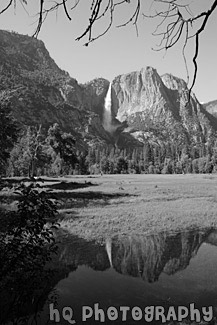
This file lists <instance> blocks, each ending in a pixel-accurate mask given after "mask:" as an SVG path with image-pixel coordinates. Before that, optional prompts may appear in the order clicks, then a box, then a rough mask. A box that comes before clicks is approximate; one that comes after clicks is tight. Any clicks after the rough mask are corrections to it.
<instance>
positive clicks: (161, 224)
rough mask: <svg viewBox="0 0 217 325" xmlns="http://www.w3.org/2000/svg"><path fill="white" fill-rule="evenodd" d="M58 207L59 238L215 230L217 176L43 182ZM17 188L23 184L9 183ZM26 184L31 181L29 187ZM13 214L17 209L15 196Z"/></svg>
mask: <svg viewBox="0 0 217 325" xmlns="http://www.w3.org/2000/svg"><path fill="white" fill-rule="evenodd" d="M43 180H44V181H43V182H41V181H40V180H38V182H39V184H40V185H41V186H42V187H43V188H44V189H45V190H46V191H49V192H50V193H51V195H52V196H53V195H54V196H55V197H56V199H57V201H58V211H59V213H60V214H59V222H60V225H61V229H62V230H64V231H63V232H62V231H61V233H63V234H64V233H71V234H73V235H76V236H79V237H82V238H84V239H88V240H90V239H91V240H97V241H104V240H105V239H106V237H111V236H116V235H118V236H124V235H131V234H134V235H135V234H136V235H137V234H138V235H141V234H146V233H156V232H160V231H174V232H175V231H179V230H186V229H192V228H207V227H216V228H217V175H215V174H213V175H208V174H188V175H152V174H149V175H146V174H141V175H137V174H127V175H103V176H101V175H92V176H66V177H58V178H47V177H43ZM10 181H12V182H14V181H16V182H19V181H20V179H19V178H16V179H15V178H14V179H13V180H10ZM25 183H26V184H28V181H25ZM0 195H2V196H7V197H10V201H11V204H10V206H11V207H10V208H11V209H13V208H14V207H15V206H16V195H14V194H13V192H8V191H7V189H3V190H2V191H1V193H0Z"/></svg>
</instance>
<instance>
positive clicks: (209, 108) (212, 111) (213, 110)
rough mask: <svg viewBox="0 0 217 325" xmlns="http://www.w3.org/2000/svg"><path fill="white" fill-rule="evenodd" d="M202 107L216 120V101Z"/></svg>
mask: <svg viewBox="0 0 217 325" xmlns="http://www.w3.org/2000/svg"><path fill="white" fill-rule="evenodd" d="M203 107H204V108H205V110H206V111H207V112H209V113H210V114H212V115H213V116H214V117H216V118H217V100H213V101H211V102H208V103H205V104H203Z"/></svg>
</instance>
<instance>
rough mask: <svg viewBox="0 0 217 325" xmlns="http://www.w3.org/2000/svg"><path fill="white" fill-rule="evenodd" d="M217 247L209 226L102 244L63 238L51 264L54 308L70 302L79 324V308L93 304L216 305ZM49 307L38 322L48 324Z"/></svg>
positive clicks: (215, 236)
mask: <svg viewBox="0 0 217 325" xmlns="http://www.w3.org/2000/svg"><path fill="white" fill-rule="evenodd" d="M216 246H217V232H216V231H215V230H212V229H206V230H194V231H184V232H180V233H173V234H170V233H159V234H154V235H147V236H132V237H125V238H108V239H106V241H105V244H101V245H100V244H98V243H96V242H95V241H88V242H87V241H85V240H84V239H81V238H77V237H72V236H66V237H64V239H62V241H61V244H60V249H59V254H58V256H57V257H56V259H55V261H54V262H53V268H54V269H55V270H57V274H56V276H55V277H54V278H53V283H52V286H53V287H55V289H56V293H57V295H58V297H59V298H58V307H57V308H58V309H59V310H60V311H61V310H62V308H63V307H64V306H71V307H72V308H73V311H74V318H75V319H76V320H78V323H79V321H80V317H81V307H82V306H83V305H87V306H93V305H94V304H95V303H97V302H98V303H99V304H100V306H101V308H105V309H106V308H108V307H109V306H116V307H117V308H118V307H120V306H132V307H133V306H141V308H142V309H144V307H145V306H148V305H159V306H164V307H165V308H167V307H168V306H178V305H188V304H189V303H192V302H194V303H195V304H197V306H209V305H215V306H217V278H216V269H217V249H216ZM61 279H62V280H61ZM48 311H49V308H48V303H47V304H45V305H44V311H43V313H41V323H40V322H38V324H45V323H46V320H47V319H48ZM114 323H115V324H121V322H119V323H118V322H114ZM136 323H137V324H138V323H139V322H136ZM143 323H144V322H143ZM61 324H68V322H67V321H65V322H64V320H62V321H61ZM79 324H80V323H79ZM89 324H98V323H97V322H95V321H94V322H93V323H91V322H88V325H89ZM104 324H106V323H104ZM108 324H112V322H108ZM125 324H128V323H127V322H125ZM129 324H133V322H132V321H131V322H130V323H129Z"/></svg>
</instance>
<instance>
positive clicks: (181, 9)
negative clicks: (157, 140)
mask: <svg viewBox="0 0 217 325" xmlns="http://www.w3.org/2000/svg"><path fill="white" fill-rule="evenodd" d="M29 1H30V0H19V2H20V3H21V4H22V6H23V7H24V8H25V7H27V6H28V4H29ZM143 1H145V0H143ZM146 1H147V0H146ZM188 1H189V0H186V3H183V2H184V1H183V0H153V1H152V6H151V7H153V5H155V8H158V9H160V10H156V9H155V13H154V14H153V15H151V14H150V15H147V14H145V13H143V12H141V11H142V9H141V5H142V1H141V0H92V1H90V2H89V1H87V0H54V1H52V2H51V1H47V0H38V3H39V11H38V13H37V21H36V24H37V26H36V30H35V32H34V34H33V36H34V37H37V36H38V35H39V33H40V31H41V28H42V25H43V23H44V21H45V19H46V18H47V16H48V15H49V14H50V13H52V12H57V11H58V9H59V8H62V9H63V11H64V13H65V16H66V18H67V19H68V20H71V19H72V18H71V17H72V14H73V13H74V14H75V9H76V7H77V6H78V5H79V4H80V3H81V2H82V4H84V5H86V7H87V9H88V10H89V9H90V16H89V20H88V21H87V25H86V28H85V30H84V31H83V32H82V33H81V35H79V36H78V37H77V38H76V40H78V41H80V40H82V39H85V38H87V41H85V43H84V45H86V46H88V45H89V43H91V42H93V41H96V40H97V39H99V38H100V37H102V36H104V35H105V34H106V33H107V32H108V31H109V30H110V28H111V27H112V26H113V25H114V14H115V11H116V9H117V8H118V7H122V8H125V7H124V6H128V5H129V4H135V8H133V9H130V10H131V14H130V17H129V19H128V20H127V21H126V22H124V23H121V24H119V25H118V26H116V27H126V26H127V25H129V24H132V25H133V26H135V28H136V33H137V35H138V26H137V23H138V19H139V17H140V15H143V17H144V18H147V17H148V18H152V19H160V22H159V23H158V24H157V26H156V28H155V30H154V32H153V35H155V36H157V37H160V38H161V39H160V43H159V44H158V45H157V48H155V49H154V50H156V51H161V50H166V51H167V50H168V49H170V48H172V47H174V46H175V45H176V44H177V43H179V42H182V41H183V47H182V56H183V59H184V63H185V67H186V71H187V81H189V73H188V64H187V60H186V57H185V50H186V48H187V45H188V42H189V40H190V39H193V40H194V42H195V50H194V55H193V58H192V62H193V65H194V73H193V81H192V84H191V87H190V91H191V90H192V88H193V87H194V85H195V81H196V77H197V71H198V66H197V58H198V54H199V37H200V34H201V33H202V32H203V30H204V29H205V28H206V25H207V22H208V20H209V17H210V16H211V15H212V13H213V12H214V10H215V9H216V7H217V0H212V5H211V8H210V9H208V10H207V11H202V12H199V13H198V14H197V15H193V14H192V11H191V8H190V4H189V3H188ZM12 5H14V6H15V5H16V0H8V4H7V5H6V6H5V7H3V8H2V9H0V14H4V13H5V12H6V11H7V10H8V9H9V8H10V7H11V6H12ZM162 8H164V9H163V10H162ZM99 20H105V21H107V20H108V25H107V27H106V28H105V29H104V30H102V31H100V32H96V30H97V29H96V28H95V26H97V22H98V21H99ZM196 22H197V23H198V24H200V25H199V27H197V26H198V24H195V23H196ZM195 26H196V27H195Z"/></svg>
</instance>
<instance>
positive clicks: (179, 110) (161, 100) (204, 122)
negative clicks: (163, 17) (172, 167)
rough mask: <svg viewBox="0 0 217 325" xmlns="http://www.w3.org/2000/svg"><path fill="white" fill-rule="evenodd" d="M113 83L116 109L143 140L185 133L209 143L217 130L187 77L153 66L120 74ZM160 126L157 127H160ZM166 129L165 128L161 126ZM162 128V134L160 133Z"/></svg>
mask: <svg viewBox="0 0 217 325" xmlns="http://www.w3.org/2000/svg"><path fill="white" fill-rule="evenodd" d="M112 86H113V89H114V92H113V110H114V112H115V114H117V118H118V119H119V120H120V121H127V124H128V125H129V128H128V131H130V132H131V133H132V134H133V135H134V136H135V137H136V138H137V139H140V140H141V141H142V140H143V141H144V140H145V139H147V138H150V137H151V138H152V139H153V138H155V139H159V138H160V137H159V135H160V136H162V135H163V133H164V132H165V131H166V130H167V131H168V132H167V134H166V137H168V136H169V135H171V132H172V133H173V135H174V132H175V130H176V131H177V133H179V135H180V134H182V135H183V136H184V137H185V138H186V139H187V140H188V141H189V142H190V141H194V140H195V141H198V140H200V141H202V142H205V141H207V139H208V138H209V136H210V135H211V134H212V133H213V132H215V131H216V130H217V119H216V118H215V117H213V116H212V115H211V114H209V112H208V111H207V110H205V109H204V107H203V106H202V105H201V104H200V103H199V102H198V100H197V98H196V96H195V95H194V94H193V93H191V95H190V98H189V90H188V88H187V84H186V83H185V81H184V80H182V79H179V78H177V77H174V76H172V75H171V74H165V75H163V76H161V77H160V76H159V74H158V73H157V71H156V70H155V69H154V68H152V67H147V68H143V69H141V70H140V71H135V72H132V73H128V74H124V75H120V76H118V77H116V78H115V79H114V80H113V82H112ZM156 126H157V127H156ZM162 127H163V128H164V130H162V129H161V128H162ZM159 131H160V134H159Z"/></svg>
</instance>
